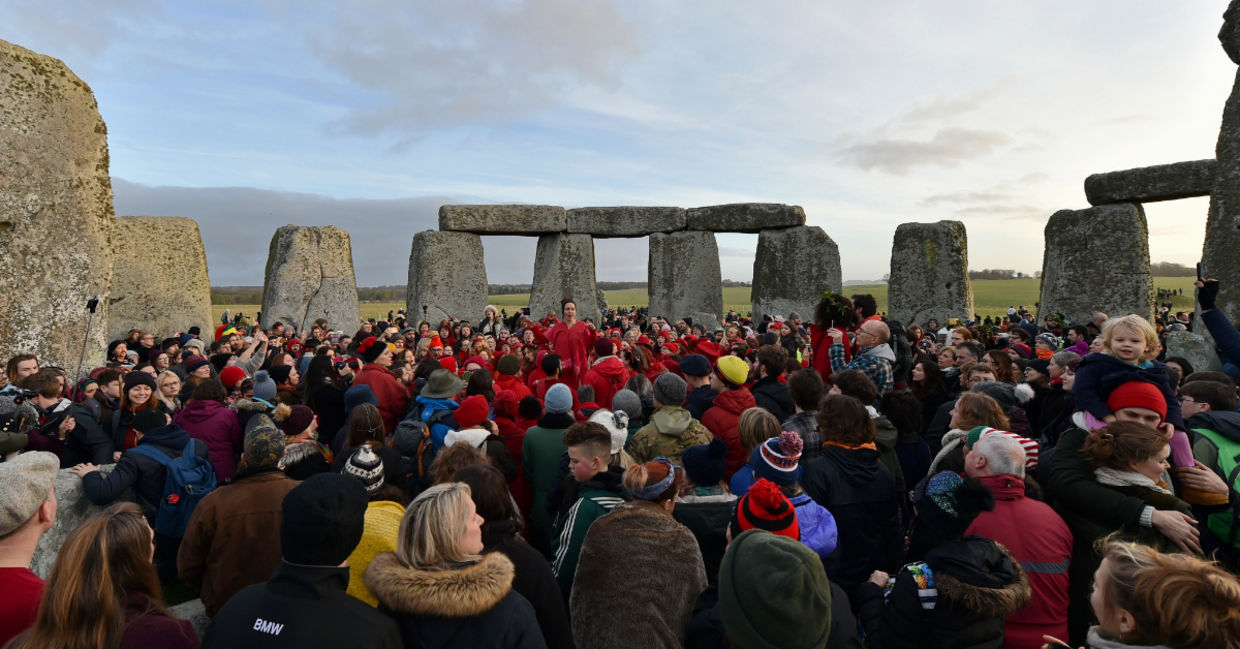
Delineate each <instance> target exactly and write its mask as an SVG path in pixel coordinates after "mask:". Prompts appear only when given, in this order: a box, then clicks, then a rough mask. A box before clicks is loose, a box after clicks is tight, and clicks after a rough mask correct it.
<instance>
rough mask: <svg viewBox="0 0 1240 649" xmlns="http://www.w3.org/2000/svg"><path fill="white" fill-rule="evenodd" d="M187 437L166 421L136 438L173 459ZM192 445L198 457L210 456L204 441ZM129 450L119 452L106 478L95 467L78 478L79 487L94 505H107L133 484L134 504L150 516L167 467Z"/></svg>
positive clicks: (158, 499)
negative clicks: (79, 481)
mask: <svg viewBox="0 0 1240 649" xmlns="http://www.w3.org/2000/svg"><path fill="white" fill-rule="evenodd" d="M189 441H190V436H189V433H187V432H185V429H184V428H181V427H180V426H178V425H176V424H168V425H167V426H160V427H159V428H155V429H152V430H151V431H150V432H148V433H147V434H145V435H143V436H142V439H139V440H138V444H139V445H149V446H154V447H155V448H156V449H158V450H160V451H162V452H163V453H164V454H166V455H167V456H168V457H171V458H173V459H175V458H178V457H181V453H183V452H184V451H185V445H186V444H188V443H189ZM194 447H195V448H194V453H196V454H197V455H198V456H199V457H203V458H207V459H210V457H209V456H208V455H207V445H206V444H205V443H203V442H202V441H197V442H195V443H194ZM131 451H132V449H130V451H126V452H125V454H124V455H122V456H121V459H120V461H119V462H117V463H116V468H114V469H112V473H109V474H108V476H107V477H106V478H105V477H104V476H103V474H102V473H100V472H98V471H95V472H93V473H87V474H86V476H85V477H83V478H82V490H83V491H85V492H86V497H87V498H89V499H90V501H91V502H93V503H95V504H96V505H107V504H109V503H111V502H113V501H115V500H116V499H117V498H119V497H120V496H121V494H123V493H125V490H126V489H128V488H130V487H133V490H134V495H136V496H137V497H138V504H139V505H141V507H142V513H143V514H146V517H147V518H148V519H152V518H154V516H155V510H156V508H158V507H159V501H160V500H163V497H164V479H165V478H166V477H167V471H166V470H165V469H164V467H163V465H162V464H160V463H159V462H156V461H155V460H152V459H151V458H149V457H146V456H145V455H140V454H138V453H133V452H131Z"/></svg>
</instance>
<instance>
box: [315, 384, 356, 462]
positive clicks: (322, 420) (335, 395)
mask: <svg viewBox="0 0 1240 649" xmlns="http://www.w3.org/2000/svg"><path fill="white" fill-rule="evenodd" d="M307 405H309V406H310V408H311V409H313V410H314V414H316V415H318V416H319V435H320V437H321V438H322V442H323V443H324V444H326V445H327V446H331V445H332V442H334V441H336V440H335V433H336V431H338V430H340V429H341V428H342V427H344V426H345V425H347V424H348V421H346V420H345V416H344V390H341V389H340V388H338V387H336V386H335V385H332V384H331V383H330V382H327V381H324V382H323V383H322V384H321V385H319V386H317V387H315V388H314V389H313V390H311V391H310V402H309V403H308V404H307Z"/></svg>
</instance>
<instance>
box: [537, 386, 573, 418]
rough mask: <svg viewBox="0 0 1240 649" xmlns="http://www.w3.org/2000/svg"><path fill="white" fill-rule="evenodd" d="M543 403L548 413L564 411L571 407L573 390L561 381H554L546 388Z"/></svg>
mask: <svg viewBox="0 0 1240 649" xmlns="http://www.w3.org/2000/svg"><path fill="white" fill-rule="evenodd" d="M543 404H544V405H545V406H546V407H547V413H548V414H553V415H558V414H563V413H566V412H568V411H569V410H572V409H573V391H572V389H571V388H569V387H568V386H567V385H564V384H563V383H556V384H555V385H553V386H551V388H550V389H548V390H547V395H546V396H545V397H544V398H543Z"/></svg>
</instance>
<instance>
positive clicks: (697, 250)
mask: <svg viewBox="0 0 1240 649" xmlns="http://www.w3.org/2000/svg"><path fill="white" fill-rule="evenodd" d="M646 272H647V277H646V279H647V282H648V284H647V286H648V289H647V290H649V292H650V315H652V316H663V317H665V318H667V319H668V320H671V321H672V322H675V321H677V320H680V319H681V318H685V317H691V316H692V315H693V313H695V312H699V311H703V312H706V313H710V314H714V317H715V318H719V317H720V315H721V314H722V312H723V280H722V278H721V273H720V272H719V244H718V243H716V242H715V233H714V232H703V231H701V230H690V231H687V232H672V233H670V234H662V233H659V234H652V235H650V263H649V265H648V267H647V271H646Z"/></svg>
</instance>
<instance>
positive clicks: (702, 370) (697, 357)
mask: <svg viewBox="0 0 1240 649" xmlns="http://www.w3.org/2000/svg"><path fill="white" fill-rule="evenodd" d="M680 372H681V373H682V374H684V375H685V376H710V361H709V360H707V358H706V357H705V356H703V355H701V354H689V355H688V356H685V357H684V358H682V359H680Z"/></svg>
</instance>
